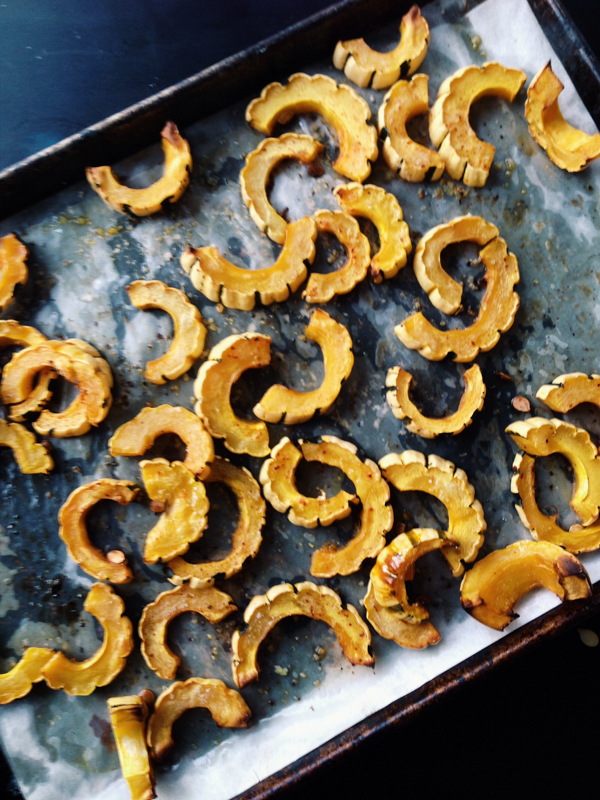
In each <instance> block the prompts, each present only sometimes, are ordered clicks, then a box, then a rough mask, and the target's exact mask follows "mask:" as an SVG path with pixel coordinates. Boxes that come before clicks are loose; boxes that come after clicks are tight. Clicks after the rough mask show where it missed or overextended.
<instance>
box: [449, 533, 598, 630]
mask: <svg viewBox="0 0 600 800" xmlns="http://www.w3.org/2000/svg"><path fill="white" fill-rule="evenodd" d="M538 586H542V587H544V588H545V589H548V590H549V591H550V592H553V593H554V594H555V595H556V596H557V597H558V598H560V600H563V601H564V600H579V599H581V598H584V597H589V596H590V595H591V593H592V587H591V585H590V579H589V576H588V574H587V572H586V571H585V569H584V567H583V564H582V563H581V562H580V561H579V559H577V558H576V557H575V556H574V555H572V554H571V553H567V552H566V551H565V550H563V549H562V547H558V545H556V544H551V543H550V542H532V541H531V540H528V541H523V542H515V543H514V544H510V545H508V547H505V548H504V549H503V550H495V551H494V552H493V553H490V554H489V555H487V556H486V557H485V558H482V559H481V561H478V562H477V564H475V566H474V567H473V569H471V570H469V572H467V574H466V575H465V577H464V578H463V581H462V584H461V587H460V602H461V605H462V607H463V608H464V609H465V611H467V612H468V613H469V614H470V615H471V616H472V617H475V619H476V620H477V621H478V622H482V623H483V624H484V625H487V626H488V627H490V628H495V629H496V630H497V631H502V630H504V628H506V626H507V625H510V623H511V622H513V621H514V620H515V619H517V617H518V616H519V615H518V614H515V612H514V611H513V608H514V606H515V604H516V603H517V602H518V601H519V600H520V598H521V597H523V595H525V594H527V593H528V592H530V591H531V590H532V589H536V588H537V587H538Z"/></svg>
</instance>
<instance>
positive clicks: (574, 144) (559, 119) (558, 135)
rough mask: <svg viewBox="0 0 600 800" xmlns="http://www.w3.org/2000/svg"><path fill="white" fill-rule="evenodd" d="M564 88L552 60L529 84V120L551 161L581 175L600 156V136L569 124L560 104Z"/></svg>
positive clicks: (526, 110)
mask: <svg viewBox="0 0 600 800" xmlns="http://www.w3.org/2000/svg"><path fill="white" fill-rule="evenodd" d="M564 88H565V87H564V86H563V85H562V83H561V82H560V80H559V78H558V77H557V76H556V75H555V74H554V72H553V71H552V64H551V63H550V61H549V62H548V63H547V64H546V66H545V67H543V68H542V69H541V70H540V71H539V72H538V74H537V75H536V76H535V78H534V79H533V80H532V81H531V83H530V84H529V88H528V89H527V100H526V101H525V119H526V120H527V122H528V123H529V133H530V134H531V135H532V136H533V138H534V139H535V141H536V142H537V143H538V144H539V146H540V147H542V148H543V149H544V150H545V151H546V153H547V154H548V158H549V159H550V161H552V162H553V163H554V164H556V166H557V167H560V168H561V169H565V170H567V171H568V172H581V170H582V169H585V168H586V167H587V166H588V165H589V164H591V163H592V161H595V160H596V159H597V158H598V157H600V134H599V133H594V134H593V135H589V134H587V133H584V132H583V131H581V130H579V129H578V128H574V127H573V126H572V125H569V123H568V122H567V121H566V119H565V118H564V117H563V115H562V112H561V110H560V108H559V105H558V97H559V95H560V93H561V92H562V90H563V89H564Z"/></svg>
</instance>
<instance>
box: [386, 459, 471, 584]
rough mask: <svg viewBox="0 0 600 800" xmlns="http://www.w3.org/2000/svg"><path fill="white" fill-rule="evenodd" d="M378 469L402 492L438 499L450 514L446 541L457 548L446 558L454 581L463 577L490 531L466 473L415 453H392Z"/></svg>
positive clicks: (444, 552)
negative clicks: (466, 567)
mask: <svg viewBox="0 0 600 800" xmlns="http://www.w3.org/2000/svg"><path fill="white" fill-rule="evenodd" d="M379 466H380V467H381V469H382V471H383V475H384V477H385V478H386V480H388V481H389V482H390V483H391V484H392V486H395V487H396V489H398V491H400V492H425V493H426V494H429V495H431V496H432V497H435V498H437V499H438V500H439V501H440V502H441V503H443V504H444V505H445V506H446V510H447V511H448V530H447V531H445V532H444V536H445V538H446V539H449V540H450V541H451V542H454V543H455V544H456V547H454V548H450V547H448V548H445V549H444V550H443V555H444V558H445V559H446V561H447V562H448V565H449V566H450V569H451V570H452V574H453V575H454V577H455V578H457V577H459V576H460V575H462V574H463V571H464V566H463V563H462V562H463V561H464V562H466V563H470V562H471V561H475V559H476V558H477V553H478V552H479V549H480V547H481V545H482V544H483V534H484V533H485V530H486V528H487V525H486V522H485V519H484V516H483V508H482V507H481V503H480V502H479V500H476V499H475V489H474V488H473V486H472V485H471V484H470V483H469V479H468V478H467V476H466V474H465V472H464V471H463V470H462V469H457V468H456V467H455V466H454V464H453V463H452V462H451V461H446V460H445V459H443V458H440V457H439V456H436V455H430V456H429V457H425V456H424V455H423V453H419V452H417V451H416V450H405V451H404V452H403V453H389V454H388V455H387V456H384V457H383V458H382V459H381V460H380V462H379Z"/></svg>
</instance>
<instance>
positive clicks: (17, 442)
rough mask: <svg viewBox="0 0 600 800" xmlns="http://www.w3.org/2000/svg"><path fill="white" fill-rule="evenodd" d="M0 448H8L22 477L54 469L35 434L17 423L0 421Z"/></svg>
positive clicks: (52, 462) (50, 457)
mask: <svg viewBox="0 0 600 800" xmlns="http://www.w3.org/2000/svg"><path fill="white" fill-rule="evenodd" d="M0 447H10V449H11V450H12V451H13V454H14V456H15V459H16V462H17V464H18V465H19V469H20V470H21V472H22V473H23V474H24V475H37V474H40V473H44V474H46V473H48V472H50V471H51V470H52V469H54V461H53V460H52V456H51V455H50V453H49V452H48V451H47V450H46V448H45V447H44V445H43V444H40V443H39V442H37V441H36V439H35V434H34V433H32V432H31V431H28V430H27V428H26V427H25V426H24V425H20V424H19V423H18V422H7V421H6V420H5V419H0Z"/></svg>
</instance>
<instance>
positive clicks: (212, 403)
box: [194, 333, 271, 458]
mask: <svg viewBox="0 0 600 800" xmlns="http://www.w3.org/2000/svg"><path fill="white" fill-rule="evenodd" d="M270 362H271V337H270V336H263V335H261V334H259V333H242V334H240V335H234V336H228V337H227V338H226V339H223V340H222V341H221V342H219V344H217V345H215V347H213V349H212V350H211V351H210V353H209V356H208V360H207V361H205V362H204V364H202V366H201V367H200V369H199V370H198V377H197V378H196V380H195V381H194V394H195V396H196V397H197V398H198V402H197V403H196V405H195V406H194V410H195V412H196V414H197V415H198V416H199V417H201V418H202V420H203V421H204V424H205V425H206V427H207V428H208V430H209V431H210V433H211V435H212V436H214V437H215V438H217V439H224V440H225V447H226V448H227V449H228V450H231V452H232V453H248V454H249V455H251V456H257V457H259V458H260V457H262V456H266V455H268V453H269V431H268V430H267V426H266V425H265V423H264V422H251V421H250V420H246V419H241V418H240V417H236V415H235V413H234V411H233V408H232V407H231V399H230V396H231V390H232V388H233V384H234V383H235V382H236V381H237V380H238V379H239V377H240V376H241V375H242V373H243V372H245V371H246V370H247V369H255V368H257V367H266V366H267V365H268V364H269V363H270Z"/></svg>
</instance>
